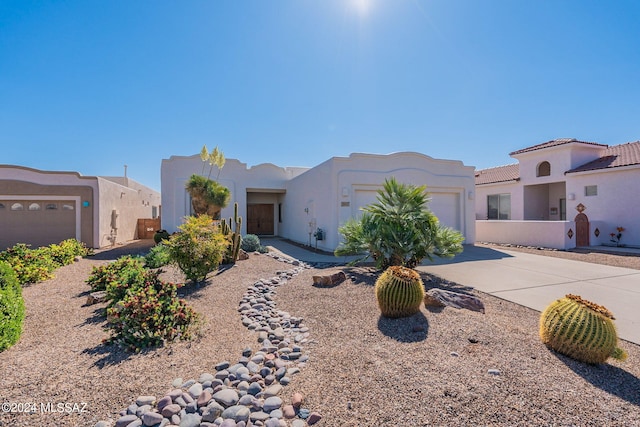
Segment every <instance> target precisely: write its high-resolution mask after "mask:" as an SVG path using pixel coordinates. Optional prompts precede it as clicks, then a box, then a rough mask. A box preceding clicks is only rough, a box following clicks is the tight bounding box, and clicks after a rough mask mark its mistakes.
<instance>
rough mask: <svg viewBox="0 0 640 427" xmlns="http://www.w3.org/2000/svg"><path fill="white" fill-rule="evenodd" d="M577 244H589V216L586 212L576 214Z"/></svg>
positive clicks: (578, 245)
mask: <svg viewBox="0 0 640 427" xmlns="http://www.w3.org/2000/svg"><path fill="white" fill-rule="evenodd" d="M574 221H575V222H576V246H577V247H580V246H589V218H588V217H587V216H586V215H585V214H584V213H582V212H581V213H579V214H578V215H576V218H575V220H574Z"/></svg>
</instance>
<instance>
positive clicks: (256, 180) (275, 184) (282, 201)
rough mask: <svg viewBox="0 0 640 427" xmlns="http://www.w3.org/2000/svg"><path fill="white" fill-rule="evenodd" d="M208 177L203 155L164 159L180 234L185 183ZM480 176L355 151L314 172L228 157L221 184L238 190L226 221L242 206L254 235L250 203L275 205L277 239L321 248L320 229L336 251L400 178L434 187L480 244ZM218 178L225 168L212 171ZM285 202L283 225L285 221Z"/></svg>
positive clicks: (166, 210)
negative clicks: (387, 182) (388, 183)
mask: <svg viewBox="0 0 640 427" xmlns="http://www.w3.org/2000/svg"><path fill="white" fill-rule="evenodd" d="M201 172H202V161H201V160H200V157H199V155H194V156H189V157H181V156H172V157H171V158H169V159H165V160H163V161H162V166H161V180H162V206H163V209H162V212H163V215H162V227H163V228H164V229H166V230H167V231H169V232H173V231H176V230H177V227H178V226H179V225H180V224H181V223H182V222H183V218H184V217H185V216H186V215H188V214H189V206H188V204H187V203H188V197H187V193H186V190H185V189H184V187H185V183H186V182H187V180H188V178H189V176H190V175H191V174H193V173H198V174H200V173H201ZM473 172H474V168H473V167H470V166H465V165H464V164H463V163H462V162H459V161H452V160H438V159H433V158H431V157H429V156H425V155H423V154H419V153H394V154H389V155H376V154H352V155H350V156H349V157H334V158H331V159H329V160H327V161H325V162H323V163H321V164H320V165H318V166H315V167H313V168H299V167H298V168H291V167H286V168H282V167H278V166H275V165H272V164H263V165H258V166H254V167H251V168H247V167H246V164H244V163H241V162H239V161H238V160H235V159H227V163H226V165H225V166H224V168H223V170H222V171H221V173H220V177H219V181H220V183H221V184H223V185H225V186H227V187H228V188H229V189H230V190H231V202H230V204H229V206H228V207H227V208H225V209H223V211H222V217H223V218H227V217H229V216H230V215H232V214H233V203H234V202H238V207H239V214H240V215H241V216H243V228H242V233H243V234H246V205H247V202H248V201H249V202H251V203H273V204H274V226H275V234H277V235H279V236H282V237H285V238H288V239H291V240H293V241H296V242H300V243H304V244H309V243H310V242H311V244H312V245H315V239H314V238H313V236H311V240H310V239H309V237H310V236H309V233H310V232H311V233H313V232H315V231H316V229H317V228H318V227H319V228H321V229H323V230H324V232H325V234H326V237H325V240H323V241H319V242H318V248H320V249H324V250H330V251H332V250H333V249H335V248H336V247H337V246H338V243H339V234H338V227H339V225H341V224H343V223H344V221H346V220H347V219H348V218H349V217H350V216H352V215H357V213H358V209H359V208H360V207H361V206H364V205H366V204H368V203H370V202H372V201H374V200H375V196H376V193H375V191H376V190H377V189H378V188H380V187H381V185H382V183H383V182H384V179H385V178H387V177H391V176H395V177H396V179H398V180H399V181H401V182H404V183H410V184H416V185H423V184H426V185H427V191H428V192H430V193H431V196H432V199H433V200H432V202H431V209H432V210H433V211H434V213H436V215H437V216H438V217H439V218H440V219H441V222H442V223H443V224H445V225H449V226H452V227H454V228H456V229H458V230H460V231H461V232H462V233H463V234H464V236H465V238H466V242H467V243H473V242H474V241H475V222H474V221H475V213H474V200H473V199H474V197H475V194H474V191H475V190H474V181H473ZM215 175H217V171H214V173H213V174H212V176H215ZM247 197H248V198H249V200H248V199H247ZM278 205H280V208H281V214H282V217H281V219H282V222H279V221H278V220H279V219H280V218H279V216H278ZM310 224H311V225H312V226H311V227H310Z"/></svg>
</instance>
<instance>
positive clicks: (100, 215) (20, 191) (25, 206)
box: [0, 165, 160, 250]
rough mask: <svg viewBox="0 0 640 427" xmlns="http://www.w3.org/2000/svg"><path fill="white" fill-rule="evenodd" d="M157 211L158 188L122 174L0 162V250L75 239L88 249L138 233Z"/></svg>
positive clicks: (110, 243) (116, 241) (154, 216)
mask: <svg viewBox="0 0 640 427" xmlns="http://www.w3.org/2000/svg"><path fill="white" fill-rule="evenodd" d="M159 216H160V193H159V192H158V191H155V190H153V189H151V188H149V187H146V186H144V185H142V184H140V183H138V182H136V181H134V180H132V179H130V178H128V177H126V176H125V177H106V176H82V175H80V174H79V173H77V172H58V171H42V170H37V169H31V168H27V167H22V166H14V165H0V229H1V230H2V233H0V250H4V249H6V248H8V247H11V246H13V245H14V244H16V243H26V244H29V245H31V246H32V247H38V246H44V245H49V244H51V243H59V242H61V241H62V240H65V239H68V238H76V239H77V240H79V241H81V242H83V243H85V244H86V245H87V246H88V247H91V248H101V247H105V246H111V245H114V244H116V243H124V242H126V241H129V240H132V239H136V238H138V222H139V221H138V220H139V219H150V218H158V217H159Z"/></svg>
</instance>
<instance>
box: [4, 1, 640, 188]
mask: <svg viewBox="0 0 640 427" xmlns="http://www.w3.org/2000/svg"><path fill="white" fill-rule="evenodd" d="M638 22H640V2H638V1H636V0H630V1H623V0H617V1H612V2H605V1H601V0H598V1H593V0H579V1H578V0H576V1H574V0H561V1H560V0H536V1H518V0H483V1H479V0H369V1H367V0H314V1H311V0H270V1H265V0H253V1H249V0H246V1H240V0H235V1H231V0H229V1H226V0H215V1H214V0H210V1H205V0H199V1H187V0H185V1H164V0H149V1H142V0H140V1H137V0H133V1H131V0H126V1H125V0H122V1H120V0H109V1H104V0H100V1H96V0H78V1H73V0H70V1H30V0H15V1H14V0H2V1H0V147H2V150H1V151H0V163H2V164H15V165H22V166H28V167H33V168H36V169H44V170H71V171H78V172H80V173H81V174H83V175H120V176H121V175H122V174H123V171H124V168H123V165H125V164H126V165H128V175H129V177H131V178H133V179H135V180H137V181H139V182H141V183H143V184H146V185H148V186H150V187H152V188H155V189H157V190H160V165H161V160H162V159H164V158H169V157H170V156H171V155H182V156H186V155H193V154H197V153H199V151H200V149H201V147H202V145H203V144H207V146H209V147H210V148H213V147H214V146H216V145H218V146H219V147H220V149H221V150H222V151H223V152H224V153H225V155H226V156H227V157H228V158H237V159H239V160H241V161H243V162H246V163H247V164H248V165H249V166H251V165H256V164H259V163H265V162H270V163H275V164H278V165H280V166H314V165H316V164H318V163H321V162H322V161H324V160H326V159H328V158H329V157H332V156H346V155H348V154H349V153H352V152H369V153H383V154H384V153H390V152H396V151H417V152H421V153H424V154H427V155H429V156H432V157H435V158H444V159H456V160H462V161H463V162H464V163H465V164H467V165H470V166H476V167H477V168H486V167H491V166H498V165H502V164H508V163H513V162H515V160H514V159H512V158H510V157H509V156H508V153H509V152H511V151H515V150H517V149H520V148H524V147H527V146H530V145H534V144H538V143H541V142H544V141H548V140H550V139H555V138H564V137H574V138H578V139H581V140H584V141H595V142H600V143H604V144H610V145H615V144H620V143H624V142H629V141H635V140H638V139H640V26H639V25H638ZM223 173H224V172H223Z"/></svg>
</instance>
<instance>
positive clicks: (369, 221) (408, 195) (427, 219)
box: [335, 177, 464, 269]
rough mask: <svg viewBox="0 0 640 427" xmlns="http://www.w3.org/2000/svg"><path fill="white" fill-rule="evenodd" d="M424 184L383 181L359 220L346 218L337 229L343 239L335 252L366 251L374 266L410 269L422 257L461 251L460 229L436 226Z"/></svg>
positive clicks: (438, 224) (392, 179)
mask: <svg viewBox="0 0 640 427" xmlns="http://www.w3.org/2000/svg"><path fill="white" fill-rule="evenodd" d="M425 190H426V186H414V185H407V184H401V183H398V182H397V181H396V179H395V178H393V177H392V178H390V179H388V180H385V182H384V185H383V188H382V189H381V190H379V191H378V197H377V203H373V204H371V205H368V206H366V207H364V208H362V210H363V214H362V217H361V218H360V219H359V220H355V219H351V220H349V221H347V222H346V223H345V224H344V225H343V226H342V227H340V229H339V232H340V234H342V236H343V238H344V242H343V243H342V244H341V245H340V246H339V247H338V248H337V249H336V251H335V254H336V255H338V256H342V255H355V254H361V253H363V252H365V253H367V254H366V256H364V257H363V258H362V259H359V260H357V261H362V260H365V259H367V258H369V257H373V259H374V260H375V262H376V265H377V267H378V268H383V269H384V268H387V267H389V266H391V265H404V266H406V267H410V268H413V267H415V266H416V265H418V264H419V263H420V262H421V261H422V260H423V259H424V258H428V259H429V260H432V259H433V256H439V257H452V256H454V255H455V254H457V253H460V252H461V251H462V242H463V240H464V237H463V236H462V234H460V232H458V231H456V230H453V229H451V228H448V227H444V226H442V225H440V223H439V221H438V218H437V217H436V216H435V215H434V214H433V212H431V211H430V210H429V209H428V208H427V204H428V202H429V197H428V195H427V194H426V192H425Z"/></svg>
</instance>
